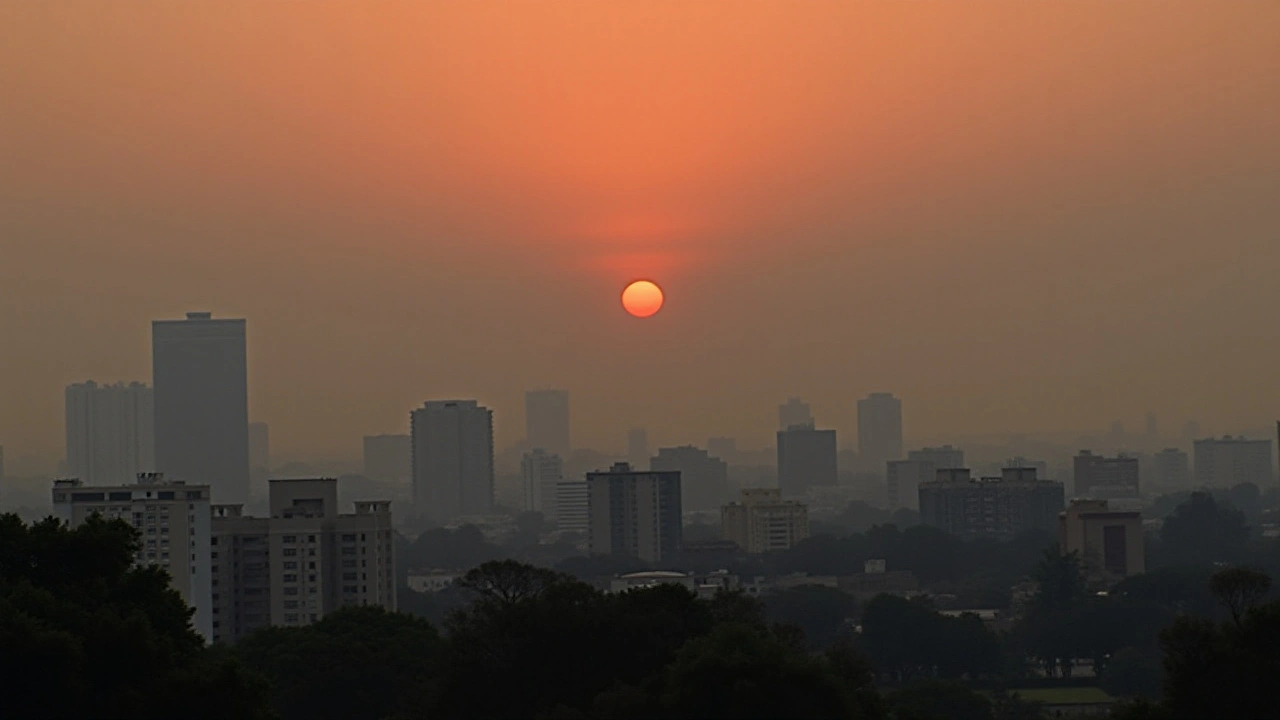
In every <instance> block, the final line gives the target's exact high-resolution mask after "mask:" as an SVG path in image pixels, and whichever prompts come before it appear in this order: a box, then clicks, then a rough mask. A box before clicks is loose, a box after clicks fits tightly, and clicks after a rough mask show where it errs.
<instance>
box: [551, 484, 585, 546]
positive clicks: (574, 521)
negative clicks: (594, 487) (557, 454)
mask: <svg viewBox="0 0 1280 720" xmlns="http://www.w3.org/2000/svg"><path fill="white" fill-rule="evenodd" d="M548 519H550V520H552V521H553V522H555V524H556V527H557V528H558V529H559V530H560V532H562V533H564V532H572V533H581V534H582V535H583V536H586V535H587V534H588V533H589V532H590V531H591V492H590V487H589V486H588V485H587V482H586V481H585V480H565V481H564V482H558V483H556V505H555V515H554V516H548Z"/></svg>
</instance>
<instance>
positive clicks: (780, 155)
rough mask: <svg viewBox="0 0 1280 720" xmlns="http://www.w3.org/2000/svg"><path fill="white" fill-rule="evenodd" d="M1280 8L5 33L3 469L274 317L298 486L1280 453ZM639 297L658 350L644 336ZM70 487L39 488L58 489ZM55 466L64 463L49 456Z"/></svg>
mask: <svg viewBox="0 0 1280 720" xmlns="http://www.w3.org/2000/svg"><path fill="white" fill-rule="evenodd" d="M1278 27H1280V4H1274V3H1258V2H1194V3H1192V2H1162V3H1104V2H1083V3H1076V2H1071V3H1068V2H1056V3H1049V2H1041V3H1028V2H982V3H962V2H954V1H952V0H948V1H947V2H909V3H889V2H885V3H817V2H814V3H790V2H737V3H684V2H643V3H641V2H635V3H631V2H627V3H593V2H538V3H497V2H465V3H463V2H457V3H452V2H385V3H372V4H371V3H364V2H276V3H266V2H190V3H189V2H181V3H176V2H168V1H164V2H126V1H123V0H121V1H115V2H74V1H72V0H64V1H62V2H56V3H39V2H8V3H3V4H0V88H3V90H2V91H0V99H2V104H3V112H2V113H0V397H3V398H4V400H3V403H0V440H2V441H3V443H2V444H3V445H4V446H5V447H6V449H7V450H8V452H9V456H10V462H11V463H12V462H16V460H15V459H16V458H19V457H30V458H38V459H40V462H41V463H42V465H41V467H48V468H52V467H53V465H54V463H56V461H57V460H58V459H59V458H60V457H61V452H62V449H63V427H62V423H63V418H62V414H63V404H62V395H63V392H64V388H65V386H67V385H68V384H70V383H74V382H81V381H85V380H96V381H98V382H114V381H132V380H138V381H144V382H149V381H150V378H151V346H150V328H151V325H150V323H151V321H152V320H155V319H169V318H172V319H176V318H182V317H183V315H184V313H185V312H187V311H195V310H209V311H212V312H214V314H215V316H216V317H233V318H239V317H243V318H246V319H247V323H248V324H247V328H248V330H247V337H248V367H249V408H250V416H251V418H252V419H254V420H261V421H265V422H268V423H270V426H271V432H272V438H271V442H272V449H273V454H276V455H281V456H290V455H295V456H302V455H311V456H341V457H357V456H358V455H359V452H360V449H359V442H360V437H361V436H362V435H369V434H376V433H393V432H400V433H402V432H406V431H407V423H408V413H409V411H410V410H411V409H412V408H415V407H418V406H420V405H421V404H422V402H423V401H424V400H426V399H430V398H452V397H460V398H477V399H479V400H480V401H481V402H482V403H484V404H485V405H487V406H488V407H490V408H493V410H494V423H495V433H496V438H497V440H496V441H497V444H498V445H499V446H508V445H511V444H514V443H516V442H518V441H520V440H521V439H522V437H523V435H524V413H523V393H524V391H525V390H528V389H531V388H538V387H563V388H567V389H568V390H570V392H571V393H572V402H573V407H572V411H573V422H574V427H573V439H574V443H575V445H581V446H584V447H585V446H591V447H598V448H601V449H604V450H607V451H616V450H619V449H621V448H622V447H623V446H624V442H625V435H626V432H627V429H628V428H630V427H646V428H648V430H649V436H650V442H651V444H653V445H654V446H657V445H660V444H676V443H685V442H692V443H698V444H701V443H702V442H703V441H704V440H705V439H706V438H707V437H708V436H714V435H726V436H734V437H737V438H738V442H739V445H740V446H743V447H764V446H766V445H768V444H770V443H771V442H772V441H773V432H774V431H775V430H776V411H777V405H778V403H780V402H782V401H783V400H784V399H785V398H786V397H788V396H791V395H799V396H802V397H804V398H805V399H807V400H809V401H810V402H811V403H812V405H813V412H814V415H815V417H816V418H817V420H818V422H819V424H820V425H822V426H827V427H834V428H837V429H838V430H839V431H840V438H841V439H840V444H841V445H842V446H846V445H849V444H850V443H851V441H852V439H853V437H854V435H853V432H854V429H855V427H856V408H855V403H856V400H857V399H858V398H860V397H862V396H864V395H866V394H867V393H870V392H873V391H892V392H894V393H895V394H896V395H897V396H898V397H901V398H903V401H904V403H905V405H906V408H907V409H906V411H905V425H906V435H907V438H908V443H909V444H911V445H912V446H915V445H919V444H922V443H924V442H930V441H933V440H934V439H936V438H942V439H946V438H950V437H960V436H966V435H973V434H981V433H1001V432H1015V431H1016V432H1038V431H1058V430H1071V431H1076V430H1079V431H1093V430H1098V431H1101V429H1102V428H1105V427H1106V426H1107V425H1108V424H1109V423H1110V422H1111V421H1113V420H1117V419H1120V420H1125V421H1127V422H1128V423H1129V424H1130V425H1131V426H1138V425H1140V424H1141V418H1142V417H1143V415H1144V413H1146V412H1147V411H1151V412H1153V413H1156V414H1157V415H1159V416H1160V417H1161V419H1162V420H1167V425H1168V426H1170V427H1172V426H1175V425H1179V424H1181V423H1182V422H1183V421H1185V420H1188V419H1192V418H1194V419H1195V420H1198V421H1199V422H1200V424H1201V426H1202V427H1203V428H1204V430H1205V432H1206V434H1208V433H1224V432H1236V431H1239V430H1241V429H1245V428H1256V427H1265V426H1266V425H1267V424H1268V423H1269V422H1270V421H1272V420H1274V417H1273V416H1274V414H1275V408H1276V407H1277V406H1280V386H1277V385H1276V384H1275V383H1273V382H1270V380H1269V378H1270V377H1271V375H1272V373H1273V371H1274V368H1275V367H1276V366H1277V363H1280V341H1278V340H1277V336H1276V333H1275V332H1274V330H1275V317H1276V307H1277V306H1280V284H1278V283H1276V282H1275V275H1276V270H1277V268H1278V267H1280V232H1278V230H1280V203H1277V202H1276V197H1275V193H1276V189H1277V187H1280V134H1278V133H1277V132H1276V127H1277V126H1276V118H1277V117H1280V82H1276V78H1277V77H1280V53H1278V52H1276V38H1277V28H1278ZM637 278H648V279H652V280H654V281H655V282H657V283H658V284H659V285H660V286H661V287H662V289H663V291H664V292H665V295H666V302H665V305H664V306H663V308H662V311H661V312H659V313H658V314H656V315H654V316H653V317H651V318H647V319H644V320H640V319H636V318H633V317H630V316H628V315H627V314H626V313H625V312H624V311H623V309H622V308H621V306H620V305H619V294H620V293H621V291H622V288H623V287H624V286H625V285H626V284H627V282H629V281H630V280H633V279H637ZM46 459H47V462H45V460H46ZM32 462H34V461H32Z"/></svg>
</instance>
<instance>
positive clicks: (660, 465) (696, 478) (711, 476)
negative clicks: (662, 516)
mask: <svg viewBox="0 0 1280 720" xmlns="http://www.w3.org/2000/svg"><path fill="white" fill-rule="evenodd" d="M649 469H650V470H654V471H674V472H679V473H680V493H681V498H680V504H681V507H682V508H683V509H684V511H685V512H689V511H693V510H715V509H717V508H719V507H720V505H721V504H722V503H724V502H725V501H726V500H728V499H729V463H727V462H725V461H724V460H721V459H720V458H718V457H712V456H711V455H710V453H708V452H707V451H706V450H703V449H701V448H696V447H693V446H692V445H683V446H681V447H666V448H658V454H657V455H655V456H653V457H652V458H650V459H649Z"/></svg>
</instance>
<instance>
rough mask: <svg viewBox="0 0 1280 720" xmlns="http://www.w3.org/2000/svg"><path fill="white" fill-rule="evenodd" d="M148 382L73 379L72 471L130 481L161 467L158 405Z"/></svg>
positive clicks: (69, 416) (89, 478) (94, 478)
mask: <svg viewBox="0 0 1280 720" xmlns="http://www.w3.org/2000/svg"><path fill="white" fill-rule="evenodd" d="M154 408H155V406H154V396H153V394H152V391H151V388H149V387H147V386H146V385H144V384H142V383H136V382H135V383H129V384H128V385H125V384H123V383H117V384H115V385H99V384H97V383H95V382H86V383H79V384H76V385H68V386H67V390H66V426H67V427H66V430H67V456H66V461H67V466H66V474H67V475H68V476H69V477H74V478H77V479H79V480H80V481H81V482H83V483H84V484H86V485H127V484H130V483H132V482H133V481H134V479H135V478H137V476H138V474H139V473H147V472H154V471H155V464H156V459H155V411H154Z"/></svg>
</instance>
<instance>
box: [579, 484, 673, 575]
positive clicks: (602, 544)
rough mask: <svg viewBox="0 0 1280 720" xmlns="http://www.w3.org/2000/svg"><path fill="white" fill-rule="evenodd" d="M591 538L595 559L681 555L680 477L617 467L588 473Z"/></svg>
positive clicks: (650, 559) (652, 559)
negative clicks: (610, 556)
mask: <svg viewBox="0 0 1280 720" xmlns="http://www.w3.org/2000/svg"><path fill="white" fill-rule="evenodd" d="M587 493H588V495H587V504H588V511H589V517H588V536H589V538H590V548H591V552H592V554H596V555H628V556H631V557H637V558H640V559H641V560H644V561H646V562H660V561H661V560H662V559H663V558H664V557H665V558H669V557H672V556H674V555H676V554H677V553H679V552H680V550H681V547H682V545H683V539H684V526H683V522H682V518H681V505H680V473H679V472H659V471H653V472H651V471H645V470H632V469H631V466H630V465H628V464H627V463H614V465H613V467H612V468H610V469H609V470H608V471H607V472H592V473H587Z"/></svg>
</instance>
